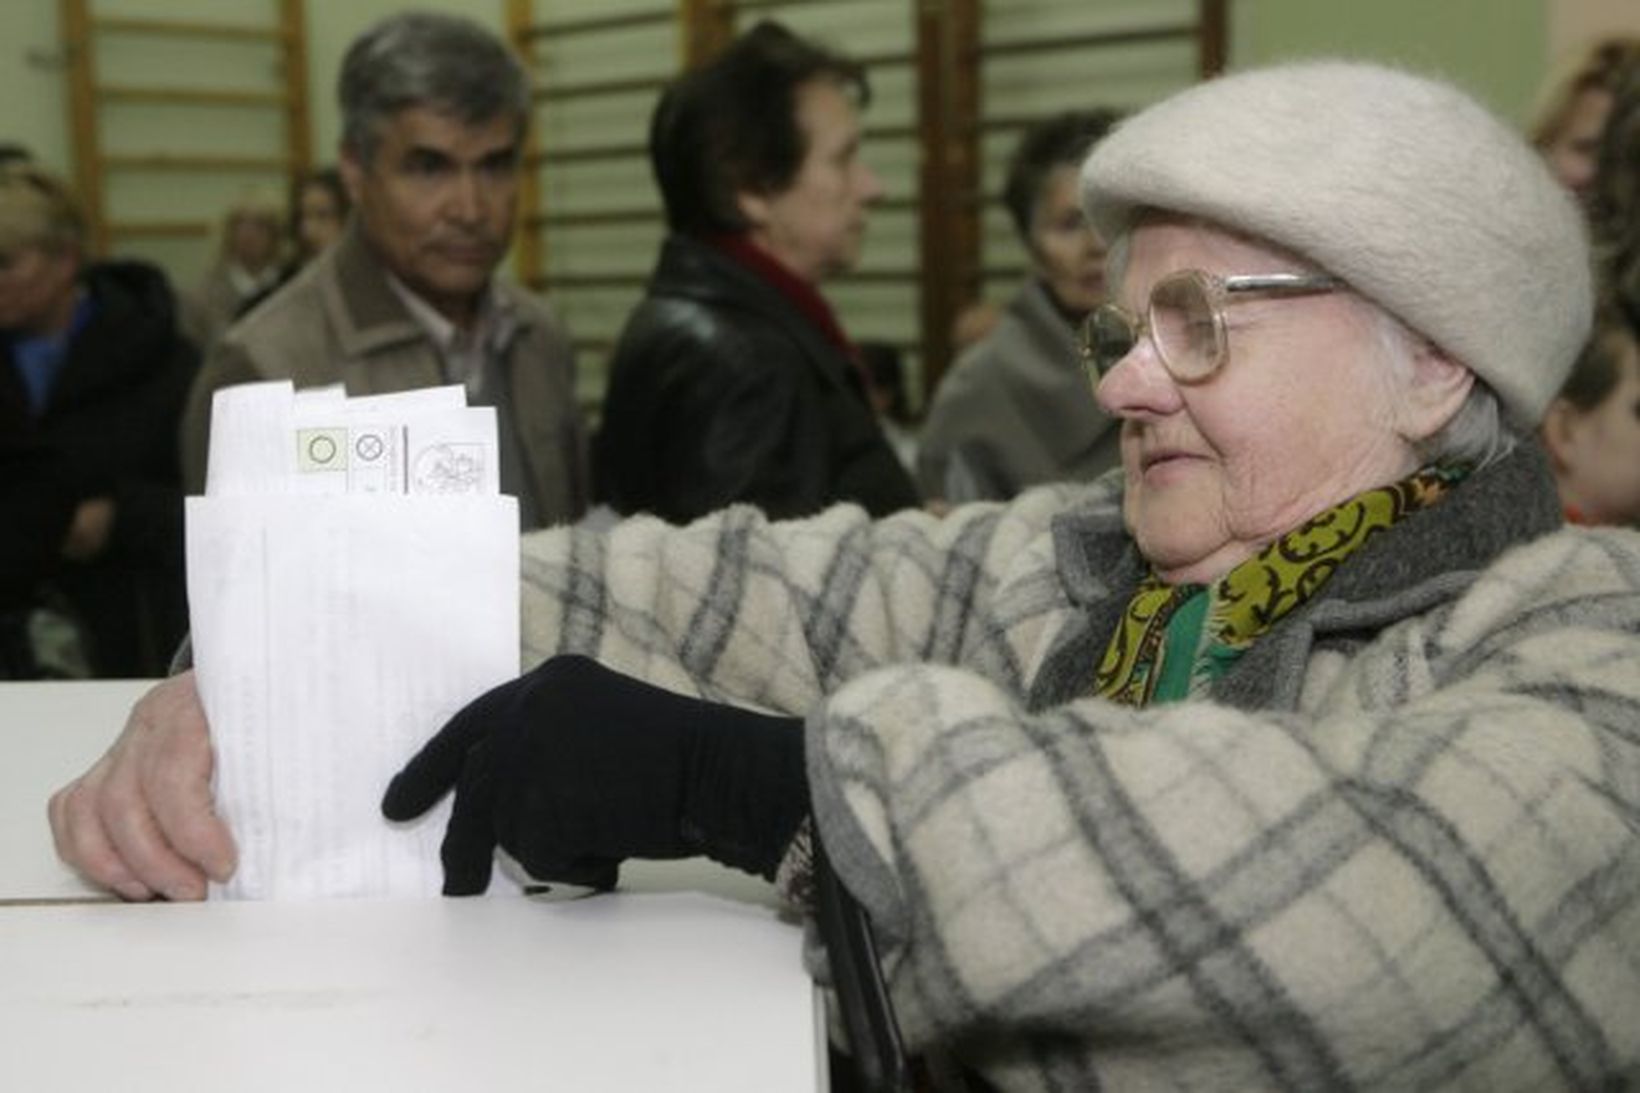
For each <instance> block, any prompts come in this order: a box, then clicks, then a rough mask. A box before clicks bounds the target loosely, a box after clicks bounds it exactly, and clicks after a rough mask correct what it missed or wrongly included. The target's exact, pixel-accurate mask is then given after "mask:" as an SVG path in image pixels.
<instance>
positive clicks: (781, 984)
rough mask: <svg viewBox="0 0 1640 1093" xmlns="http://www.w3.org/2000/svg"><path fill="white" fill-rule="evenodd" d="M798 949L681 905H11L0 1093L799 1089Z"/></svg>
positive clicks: (1, 932) (515, 901) (753, 914)
mask: <svg viewBox="0 0 1640 1093" xmlns="http://www.w3.org/2000/svg"><path fill="white" fill-rule="evenodd" d="M798 947H799V940H798V933H797V931H796V930H795V929H794V928H793V927H791V926H789V925H786V924H784V923H781V922H779V921H777V920H776V919H775V917H774V914H773V912H771V911H769V910H767V909H765V908H759V907H750V906H746V905H743V904H735V903H731V902H728V901H725V900H722V899H720V898H717V897H712V896H706V895H701V894H698V893H684V894H672V895H663V894H636V895H609V896H597V897H591V898H588V899H584V900H577V901H572V902H566V903H550V904H543V903H536V902H534V901H532V900H528V899H523V898H513V897H508V898H498V899H469V900H442V899H426V900H411V901H396V902H366V901H352V902H350V901H329V902H321V903H305V904H297V903H283V904H275V903H208V904H172V905H166V904H148V905H142V906H137V905H131V906H123V905H119V904H82V905H58V906H49V907H18V906H13V907H8V908H4V909H0V1089H8V1090H26V1089H42V1090H43V1089H51V1090H65V1091H78V1090H96V1091H99V1093H100V1091H106V1090H112V1089H118V1090H120V1091H122V1093H143V1091H148V1090H153V1091H156V1093H157V1091H160V1090H165V1091H177V1090H185V1091H201V1093H204V1091H210V1093H225V1091H229V1090H232V1091H234V1093H258V1091H262V1090H266V1091H269V1093H273V1091H278V1093H290V1091H301V1093H328V1091H331V1090H337V1091H340V1090H348V1091H355V1090H366V1089H383V1090H394V1091H398V1093H410V1091H419V1090H429V1091H431V1090H440V1091H450V1090H509V1089H573V1090H587V1091H593V1090H608V1091H611V1093H615V1091H620V1093H628V1091H632V1090H646V1089H654V1090H662V1089H665V1090H675V1089H699V1090H712V1091H714V1093H733V1091H737V1090H745V1091H748V1093H750V1091H754V1090H755V1091H758V1093H762V1091H766V1090H801V1089H815V1088H817V1083H818V1082H820V1081H821V1067H822V1064H821V1062H820V1061H819V1058H818V1056H817V1052H816V1048H815V1045H816V1043H817V1042H818V1041H817V1039H816V1019H815V1008H814V1005H813V992H812V991H811V989H810V985H809V982H808V979H807V977H806V976H805V975H804V973H803V970H802V967H801V964H800V962H799V959H798ZM820 1088H823V1086H820Z"/></svg>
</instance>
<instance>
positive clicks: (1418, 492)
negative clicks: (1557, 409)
mask: <svg viewBox="0 0 1640 1093" xmlns="http://www.w3.org/2000/svg"><path fill="white" fill-rule="evenodd" d="M1466 473H1467V468H1465V467H1458V466H1451V467H1426V468H1424V469H1423V470H1420V471H1418V472H1417V473H1416V474H1414V475H1412V476H1411V477H1410V478H1406V479H1403V480H1402V481H1400V482H1397V483H1395V484H1394V485H1392V486H1385V487H1383V488H1381V489H1375V490H1368V491H1367V492H1366V493H1363V494H1360V495H1358V496H1356V497H1353V498H1351V499H1350V500H1348V501H1346V502H1344V503H1343V504H1342V505H1338V506H1337V507H1335V508H1331V509H1328V510H1327V511H1326V512H1323V513H1322V514H1321V515H1319V516H1316V517H1314V518H1313V519H1311V520H1309V521H1307V522H1305V523H1304V524H1302V525H1301V526H1299V527H1298V528H1296V529H1294V530H1293V531H1290V532H1288V533H1287V534H1286V535H1283V536H1282V537H1281V538H1279V539H1277V540H1276V541H1275V542H1273V543H1271V544H1270V545H1269V546H1267V547H1265V548H1264V549H1263V550H1261V551H1259V552H1258V553H1257V554H1255V555H1254V556H1253V557H1251V558H1249V559H1247V560H1246V561H1245V562H1243V563H1241V564H1240V565H1238V566H1237V567H1236V568H1235V569H1232V570H1231V571H1230V572H1229V573H1227V574H1225V576H1224V577H1223V578H1222V579H1220V580H1219V581H1218V583H1216V584H1213V585H1211V586H1204V585H1169V584H1164V583H1162V581H1161V579H1160V578H1159V577H1157V576H1156V574H1155V573H1154V572H1152V573H1151V574H1150V575H1149V576H1147V577H1146V578H1145V579H1144V580H1143V581H1142V582H1140V584H1139V588H1138V590H1137V591H1135V592H1134V594H1133V599H1132V600H1131V601H1130V602H1129V603H1128V608H1127V611H1126V612H1125V613H1124V614H1123V615H1122V621H1121V622H1120V623H1119V624H1118V625H1117V627H1116V633H1115V634H1113V635H1111V639H1110V644H1109V645H1108V646H1107V647H1106V649H1105V655H1104V657H1103V658H1102V659H1101V660H1100V662H1099V670H1098V672H1097V673H1096V674H1095V676H1094V691H1095V693H1097V694H1099V695H1102V696H1103V697H1105V698H1108V699H1110V700H1111V701H1113V702H1120V703H1123V704H1125V705H1129V706H1148V705H1150V704H1151V703H1154V702H1175V701H1178V700H1180V699H1183V698H1189V697H1190V696H1192V695H1200V694H1205V693H1206V691H1207V688H1208V686H1209V685H1210V684H1211V683H1212V682H1213V681H1214V680H1215V679H1217V678H1219V676H1221V675H1223V674H1224V673H1225V672H1226V671H1228V670H1229V668H1230V666H1231V665H1232V664H1234V663H1235V662H1236V659H1237V658H1238V657H1240V656H1241V654H1242V653H1244V652H1246V651H1247V648H1248V647H1249V646H1250V645H1252V644H1253V642H1254V641H1256V640H1257V639H1258V638H1259V636H1260V635H1262V634H1263V633H1264V632H1265V631H1267V630H1269V629H1270V628H1271V627H1272V626H1274V625H1275V624H1276V623H1277V622H1278V621H1279V620H1280V619H1281V618H1282V617H1283V616H1284V615H1286V614H1287V613H1288V612H1289V611H1291V610H1293V608H1295V607H1297V606H1299V605H1300V604H1302V603H1304V602H1305V601H1306V600H1308V599H1309V598H1310V597H1311V596H1313V595H1315V593H1316V591H1317V590H1318V589H1320V588H1321V586H1322V585H1324V584H1326V583H1327V578H1328V577H1331V576H1332V574H1333V571H1334V570H1336V569H1337V568H1338V566H1339V565H1340V564H1341V563H1342V562H1343V561H1344V559H1346V558H1348V557H1349V556H1350V555H1351V554H1353V553H1355V551H1356V550H1358V549H1359V548H1360V547H1361V545H1362V544H1364V543H1365V542H1366V541H1367V540H1368V539H1370V538H1372V536H1373V535H1375V534H1377V533H1378V532H1380V531H1382V530H1383V529H1385V528H1387V527H1390V526H1391V525H1393V524H1395V523H1396V522H1398V521H1399V520H1401V519H1402V518H1404V517H1405V516H1407V515H1408V514H1410V513H1413V512H1416V511H1418V510H1419V509H1424V508H1428V507H1429V506H1430V505H1433V504H1434V503H1435V502H1436V501H1438V500H1440V498H1441V497H1442V496H1444V495H1445V494H1446V492H1447V491H1448V490H1449V489H1451V488H1452V486H1453V485H1455V484H1456V483H1457V482H1458V481H1459V480H1461V479H1462V478H1463V476H1464V475H1465V474H1466Z"/></svg>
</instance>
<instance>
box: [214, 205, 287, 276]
mask: <svg viewBox="0 0 1640 1093" xmlns="http://www.w3.org/2000/svg"><path fill="white" fill-rule="evenodd" d="M284 239H285V210H284V208H283V206H281V205H280V203H279V200H278V199H277V198H276V197H275V196H274V195H272V194H270V193H262V192H259V191H252V192H247V193H244V194H241V195H240V196H239V197H238V198H237V199H235V201H234V202H233V204H231V205H229V206H228V209H227V211H226V212H225V213H223V215H222V242H221V248H222V258H223V260H224V261H226V262H229V263H231V264H233V265H235V266H237V267H239V268H240V269H242V270H244V271H245V272H246V273H251V274H258V273H262V272H265V271H268V270H271V269H273V268H274V266H276V265H277V264H278V263H279V260H280V258H281V257H282V255H281V253H280V252H281V251H282V250H283V247H284Z"/></svg>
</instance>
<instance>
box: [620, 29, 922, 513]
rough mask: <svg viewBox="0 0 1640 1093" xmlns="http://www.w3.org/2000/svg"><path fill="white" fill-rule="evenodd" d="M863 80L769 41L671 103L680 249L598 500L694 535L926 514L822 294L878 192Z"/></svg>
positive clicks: (667, 268)
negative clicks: (735, 520) (740, 510)
mask: <svg viewBox="0 0 1640 1093" xmlns="http://www.w3.org/2000/svg"><path fill="white" fill-rule="evenodd" d="M866 97H867V84H866V81H865V77H864V74H863V72H862V71H861V69H860V68H859V67H858V66H857V65H855V64H853V63H852V62H850V61H847V60H845V59H843V58H841V57H838V56H836V55H834V54H831V53H828V52H826V51H824V50H822V49H820V48H819V47H817V46H815V45H813V44H811V43H809V42H806V41H804V40H802V39H800V38H798V37H796V36H794V35H792V34H791V33H790V32H788V31H787V30H785V29H784V28H782V27H780V26H778V25H776V24H773V23H769V22H763V23H759V24H758V25H757V26H755V27H753V28H752V30H750V31H749V32H747V33H746V34H745V35H744V36H742V37H741V38H740V39H738V40H737V41H736V42H735V43H734V44H732V45H731V46H729V48H728V49H727V50H725V51H724V52H723V53H722V54H721V55H720V56H719V57H718V58H717V59H716V60H714V61H712V62H711V63H709V64H707V65H705V66H703V67H701V68H699V69H696V70H694V71H693V72H691V73H689V74H687V75H685V76H684V77H682V78H681V79H680V80H678V81H677V82H676V83H675V84H673V85H672V86H671V87H670V88H669V89H668V90H667V91H666V92H665V93H664V94H663V95H662V96H661V100H660V102H659V104H658V105H657V106H656V108H655V113H654V117H653V119H652V122H651V127H650V137H649V151H650V158H651V161H652V165H653V167H654V171H655V178H656V181H657V182H658V184H659V186H660V190H661V196H662V198H663V199H664V201H665V204H666V215H667V223H668V227H669V229H670V234H669V236H668V237H667V239H666V241H665V243H664V244H663V245H662V248H661V254H660V260H659V263H658V264H657V266H656V269H655V273H654V276H653V278H652V280H651V281H650V284H649V289H648V295H647V296H646V297H645V298H644V300H643V301H642V302H640V303H639V305H638V307H637V309H636V310H635V311H634V312H633V314H632V315H631V317H630V318H629V319H628V320H627V324H626V328H625V330H624V331H623V333H622V335H621V338H620V342H619V344H618V345H617V346H616V348H615V354H614V358H613V362H612V364H611V369H610V379H609V387H608V390H607V392H606V394H605V398H604V405H603V427H602V431H601V432H600V434H599V437H598V440H597V445H596V450H595V482H596V488H597V496H598V499H599V500H601V501H604V502H606V503H607V504H609V505H610V506H611V507H612V508H614V509H616V510H617V511H619V512H622V513H633V512H649V513H653V514H655V515H657V516H661V517H663V518H665V519H667V520H671V521H678V522H681V521H685V520H690V519H693V518H695V517H698V516H701V515H704V514H705V513H708V512H711V511H713V510H714V509H718V508H721V507H723V506H725V505H728V504H730V503H733V502H737V501H744V502H750V503H752V504H755V505H757V506H759V507H761V508H762V509H763V510H764V511H765V512H766V513H768V514H769V515H770V516H773V517H777V518H781V517H790V516H800V515H805V514H808V513H812V512H815V511H817V510H819V509H821V508H824V507H825V506H827V505H830V504H832V503H835V502H839V501H853V502H857V503H859V504H860V505H862V506H864V507H865V509H866V510H867V511H868V512H870V513H872V514H873V515H884V514H887V513H890V512H893V511H896V510H898V509H902V508H906V507H909V506H914V505H916V504H917V503H918V496H917V492H916V487H915V486H914V485H913V483H912V481H911V478H910V476H909V474H908V473H907V472H906V470H905V469H904V468H903V467H902V466H901V465H900V463H899V461H898V459H897V458H896V457H895V454H894V451H893V449H892V448H891V447H890V445H889V443H888V441H887V439H886V438H885V437H884V435H883V431H882V428H881V427H880V425H879V423H878V421H877V418H876V416H875V414H874V413H873V411H872V408H871V405H870V402H869V401H868V398H867V395H866V390H865V383H864V377H863V375H862V370H861V368H860V365H859V361H858V357H857V354H856V353H855V350H854V347H853V346H852V344H851V343H850V342H849V339H848V337H847V335H846V334H845V333H844V332H843V328H842V326H841V325H840V324H839V323H838V321H837V319H836V317H835V315H833V313H832V310H831V308H830V306H829V305H828V304H827V303H826V301H825V299H824V298H823V297H822V296H821V295H820V292H819V289H818V286H819V285H820V283H821V282H823V281H825V280H826V279H827V278H829V277H832V276H834V275H836V274H838V273H842V272H844V271H846V270H848V269H850V268H852V267H853V266H854V264H855V262H856V261H857V260H858V258H859V253H860V244H861V239H862V236H863V233H864V231H865V224H866V210H867V208H868V207H869V206H870V205H871V204H872V203H873V202H874V201H876V200H877V199H878V198H879V197H880V196H881V193H882V187H881V184H880V183H879V182H878V180H877V177H876V175H875V174H873V173H872V171H871V169H870V168H869V167H867V166H866V165H865V163H864V162H863V161H862V160H861V159H860V158H859V143H860V129H859V119H858V116H857V114H858V107H857V103H860V102H863V101H864V100H865V99H866Z"/></svg>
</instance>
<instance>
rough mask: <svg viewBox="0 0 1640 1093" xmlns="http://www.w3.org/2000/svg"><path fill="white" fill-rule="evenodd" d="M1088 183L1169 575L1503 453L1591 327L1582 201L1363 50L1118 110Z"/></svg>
mask: <svg viewBox="0 0 1640 1093" xmlns="http://www.w3.org/2000/svg"><path fill="white" fill-rule="evenodd" d="M1317 149H1325V154H1324V155H1322V154H1317ZM1386 164H1393V165H1394V167H1395V169H1394V170H1385V169H1384V167H1385V165H1386ZM1082 183H1083V200H1084V204H1085V206H1086V207H1087V210H1088V214H1089V217H1090V219H1091V220H1092V222H1093V225H1094V227H1095V229H1096V230H1098V231H1099V232H1100V233H1101V234H1102V235H1103V236H1104V238H1106V239H1108V240H1109V241H1110V247H1111V274H1112V278H1113V280H1112V301H1111V303H1109V304H1107V305H1102V306H1101V307H1100V308H1098V309H1096V310H1095V311H1094V312H1093V314H1092V316H1091V317H1090V319H1089V321H1088V323H1087V324H1086V327H1085V331H1086V334H1087V338H1086V344H1087V353H1088V356H1089V358H1090V362H1091V363H1092V364H1093V365H1094V366H1095V367H1096V369H1097V371H1098V374H1099V377H1100V378H1099V380H1098V387H1097V391H1096V395H1097V398H1098V400H1099V403H1100V405H1101V406H1102V407H1103V408H1104V409H1105V411H1106V412H1107V413H1110V414H1111V415H1113V416H1115V417H1118V418H1120V419H1121V421H1122V434H1121V449H1122V466H1123V471H1124V475H1125V490H1124V496H1123V511H1124V515H1125V518H1126V520H1127V522H1128V526H1129V528H1130V529H1131V530H1132V532H1133V534H1134V536H1135V539H1136V541H1137V543H1138V546H1139V549H1140V551H1141V553H1143V554H1144V556H1145V557H1146V558H1147V559H1149V561H1150V562H1151V564H1152V565H1154V566H1155V567H1156V570H1157V572H1158V573H1160V574H1161V575H1162V577H1163V579H1164V580H1166V581H1168V582H1170V583H1178V582H1200V581H1211V580H1216V579H1218V578H1219V577H1221V576H1223V575H1224V574H1225V573H1226V572H1228V571H1229V570H1230V569H1231V568H1233V567H1234V566H1235V565H1237V564H1239V563H1240V562H1242V561H1245V560H1246V559H1248V558H1250V557H1252V556H1253V555H1254V554H1255V553H1257V552H1258V551H1259V550H1261V549H1262V548H1263V547H1264V546H1265V545H1268V544H1269V543H1271V542H1273V541H1275V540H1276V539H1278V538H1280V537H1281V536H1283V535H1285V534H1288V533H1289V532H1292V531H1294V530H1296V529H1297V528H1299V527H1301V526H1303V525H1305V524H1306V523H1307V522H1308V521H1310V520H1313V519H1315V518H1317V517H1320V516H1322V515H1323V514H1324V513H1326V512H1327V511H1328V510H1329V509H1331V508H1333V507H1335V506H1338V505H1341V504H1344V503H1346V502H1347V501H1349V500H1350V499H1351V498H1354V497H1359V496H1360V495H1362V494H1363V493H1365V492H1366V491H1368V490H1374V489H1381V488H1388V487H1391V486H1394V485H1395V484H1396V483H1406V482H1408V481H1409V479H1410V477H1411V476H1412V475H1413V474H1414V473H1415V472H1417V471H1419V470H1420V469H1422V468H1430V469H1431V470H1430V474H1431V475H1434V474H1435V473H1436V472H1435V470H1434V468H1443V469H1445V470H1443V471H1442V473H1443V474H1453V473H1464V472H1463V468H1466V467H1467V468H1471V469H1473V468H1476V467H1482V466H1485V465H1487V464H1488V463H1489V462H1491V461H1492V460H1495V459H1496V458H1498V457H1499V456H1500V455H1501V454H1503V453H1505V452H1507V451H1509V450H1510V449H1511V448H1512V447H1513V446H1514V445H1515V444H1516V443H1517V442H1518V439H1519V438H1520V437H1521V436H1523V435H1528V434H1529V433H1530V431H1531V430H1533V429H1535V428H1536V426H1537V424H1538V422H1539V421H1540V420H1541V417H1542V415H1543V412H1544V410H1545V408H1546V407H1547V406H1548V404H1549V401H1550V399H1551V398H1552V397H1553V396H1554V393H1555V392H1556V391H1557V390H1558V389H1559V387H1560V384H1561V382H1562V380H1563V379H1564V377H1565V375H1566V373H1567V371H1568V370H1569V368H1570V366H1571V363H1572V360H1573V359H1574V358H1575V356H1576V355H1577V352H1578V350H1579V348H1580V346H1581V345H1582V342H1583V340H1584V338H1585V337H1586V336H1587V333H1588V328H1589V320H1590V314H1591V310H1592V298H1593V289H1592V284H1591V281H1592V277H1591V269H1590V262H1589V251H1588V246H1587V243H1586V241H1585V234H1584V231H1583V218H1582V215H1581V213H1580V211H1579V210H1578V208H1577V206H1576V204H1575V203H1574V202H1573V201H1572V200H1571V198H1570V195H1569V194H1568V193H1567V192H1566V190H1565V189H1564V187H1562V186H1561V185H1560V184H1559V182H1558V181H1557V180H1556V179H1555V178H1554V177H1553V176H1552V175H1551V174H1550V172H1549V171H1548V170H1547V168H1546V166H1545V164H1544V163H1543V161H1542V159H1541V157H1540V156H1538V155H1537V154H1536V153H1535V152H1534V151H1533V150H1532V149H1531V148H1530V147H1529V146H1528V145H1527V144H1526V143H1525V142H1524V141H1522V140H1521V139H1520V137H1519V136H1518V135H1517V134H1516V133H1515V132H1514V131H1513V130H1512V128H1511V127H1509V126H1506V125H1505V124H1503V123H1502V122H1501V121H1499V120H1498V119H1497V118H1496V117H1494V116H1493V115H1492V114H1491V113H1490V112H1488V111H1487V110H1486V109H1485V108H1483V107H1482V106H1481V105H1480V104H1479V103H1477V102H1476V101H1474V99H1472V98H1471V97H1470V96H1468V95H1466V94H1464V93H1463V92H1461V91H1459V90H1458V89H1456V88H1454V87H1452V86H1450V85H1447V84H1445V83H1442V82H1439V81H1436V80H1431V79H1426V78H1423V77H1419V76H1415V75H1412V74H1410V73H1406V72H1402V71H1399V70H1396V69H1393V68H1388V67H1384V66H1380V65H1372V64H1361V63H1353V62H1345V61H1317V62H1309V63H1303V64H1290V65H1282V66H1276V67H1272V68H1268V69H1259V70H1252V71H1248V72H1244V73H1239V74H1236V75H1233V76H1226V77H1221V78H1219V79H1215V80H1211V81H1208V82H1207V83H1204V84H1200V85H1197V86H1196V87H1193V88H1191V89H1189V90H1186V91H1184V92H1181V93H1179V94H1177V95H1174V96H1173V97H1171V98H1169V99H1166V100H1164V101H1163V102H1161V103H1158V104H1157V105H1155V106H1152V107H1150V108H1148V109H1147V110H1145V111H1143V112H1141V113H1139V114H1136V115H1134V116H1133V117H1132V118H1130V119H1128V120H1126V121H1124V122H1123V123H1122V125H1120V126H1118V127H1117V128H1116V129H1115V130H1114V131H1113V132H1112V133H1111V134H1110V135H1109V136H1107V137H1106V138H1105V139H1104V140H1102V141H1101V142H1100V143H1099V145H1098V146H1097V147H1096V148H1095V149H1094V151H1093V153H1092V154H1091V155H1090V156H1089V157H1088V161H1087V163H1086V165H1085V166H1084V168H1083V175H1082ZM1421 481H1422V480H1421ZM1417 488H1420V489H1422V488H1425V487H1417Z"/></svg>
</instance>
